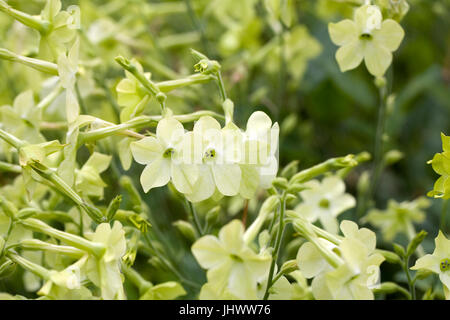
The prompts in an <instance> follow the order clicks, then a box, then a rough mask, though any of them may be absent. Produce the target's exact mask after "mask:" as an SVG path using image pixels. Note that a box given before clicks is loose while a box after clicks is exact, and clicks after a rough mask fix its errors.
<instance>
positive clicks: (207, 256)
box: [191, 235, 228, 269]
mask: <svg viewBox="0 0 450 320" xmlns="http://www.w3.org/2000/svg"><path fill="white" fill-rule="evenodd" d="M191 250H192V254H193V255H194V257H195V259H197V261H198V263H199V264H200V266H201V267H202V268H204V269H211V268H214V267H216V266H218V265H220V264H221V263H223V262H224V261H225V260H226V259H227V254H228V253H227V251H226V250H225V249H224V248H223V246H222V244H221V243H220V242H219V240H218V239H217V238H216V237H214V236H211V235H207V236H204V237H202V238H200V239H198V240H197V241H196V242H195V243H194V244H193V245H192V249H191Z"/></svg>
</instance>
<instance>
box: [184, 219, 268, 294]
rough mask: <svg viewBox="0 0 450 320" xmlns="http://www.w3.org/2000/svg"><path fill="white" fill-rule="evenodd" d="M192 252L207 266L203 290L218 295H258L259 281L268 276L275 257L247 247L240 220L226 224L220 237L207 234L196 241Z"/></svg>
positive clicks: (202, 264) (201, 263) (201, 264)
mask: <svg viewBox="0 0 450 320" xmlns="http://www.w3.org/2000/svg"><path fill="white" fill-rule="evenodd" d="M192 253H193V254H194V256H195V258H196V259H197V261H198V262H199V264H200V266H202V267H203V268H205V269H208V272H207V278H208V283H207V284H206V285H205V286H206V287H205V288H204V289H203V290H208V292H210V293H216V294H218V295H219V296H223V295H224V293H226V292H227V291H228V292H229V293H230V294H231V295H232V296H235V297H237V298H239V299H256V298H257V289H258V288H257V284H258V283H259V282H262V281H263V279H264V278H265V277H267V274H268V272H269V268H270V263H271V260H272V259H271V256H270V254H268V253H267V252H261V253H259V254H257V253H255V252H253V250H252V249H250V248H249V247H248V245H247V244H246V243H245V241H244V227H243V225H242V222H241V221H239V220H233V221H232V222H230V223H229V224H227V225H225V226H224V227H223V228H222V229H221V230H220V232H219V237H218V238H217V237H214V236H211V235H207V236H204V237H202V238H200V239H199V240H197V241H196V242H195V243H194V244H193V246H192ZM203 296H204V297H205V296H206V292H203Z"/></svg>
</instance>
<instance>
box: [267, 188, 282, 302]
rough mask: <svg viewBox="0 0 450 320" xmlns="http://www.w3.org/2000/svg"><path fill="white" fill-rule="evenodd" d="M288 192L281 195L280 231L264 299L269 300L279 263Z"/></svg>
mask: <svg viewBox="0 0 450 320" xmlns="http://www.w3.org/2000/svg"><path fill="white" fill-rule="evenodd" d="M286 196H287V194H286V192H284V193H283V194H282V195H281V199H280V215H279V218H278V231H277V238H276V241H275V248H274V250H273V253H272V263H271V265H270V270H269V277H268V279H267V287H266V291H265V293H264V300H267V299H268V298H269V295H270V293H269V289H270V287H271V286H272V285H273V281H272V280H273V273H274V271H275V264H276V263H277V260H278V255H279V253H280V248H281V240H282V238H283V233H284V213H285V211H286Z"/></svg>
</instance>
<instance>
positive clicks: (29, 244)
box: [18, 239, 85, 259]
mask: <svg viewBox="0 0 450 320" xmlns="http://www.w3.org/2000/svg"><path fill="white" fill-rule="evenodd" d="M18 246H19V247H21V248H22V249H25V250H44V251H49V252H54V253H58V254H64V255H66V256H69V257H73V258H76V259H79V258H81V257H82V256H83V255H85V252H84V251H83V250H80V249H77V248H75V247H71V246H61V245H56V244H52V243H48V242H44V241H41V240H37V239H27V240H22V241H21V242H20V243H18Z"/></svg>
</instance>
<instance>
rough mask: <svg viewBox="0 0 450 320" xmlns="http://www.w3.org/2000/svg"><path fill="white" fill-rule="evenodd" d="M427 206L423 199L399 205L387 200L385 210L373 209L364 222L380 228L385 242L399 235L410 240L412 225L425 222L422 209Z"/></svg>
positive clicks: (427, 202)
mask: <svg viewBox="0 0 450 320" xmlns="http://www.w3.org/2000/svg"><path fill="white" fill-rule="evenodd" d="M429 206H430V201H429V200H428V199H426V198H424V197H420V198H418V199H416V200H414V201H410V202H408V201H403V202H400V203H399V202H397V201H395V200H389V202H388V207H387V209H386V210H384V211H383V210H378V209H373V210H371V211H370V212H369V213H368V214H367V216H365V217H364V220H365V221H368V222H370V223H371V224H373V225H374V226H376V227H378V228H380V229H381V232H382V233H383V237H384V239H385V240H386V241H392V240H393V239H394V238H395V236H396V235H397V234H399V233H404V234H406V235H407V236H408V237H409V238H410V239H411V240H412V238H414V235H415V230H414V223H421V222H423V221H424V220H425V212H424V211H423V209H426V208H428V207H429Z"/></svg>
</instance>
